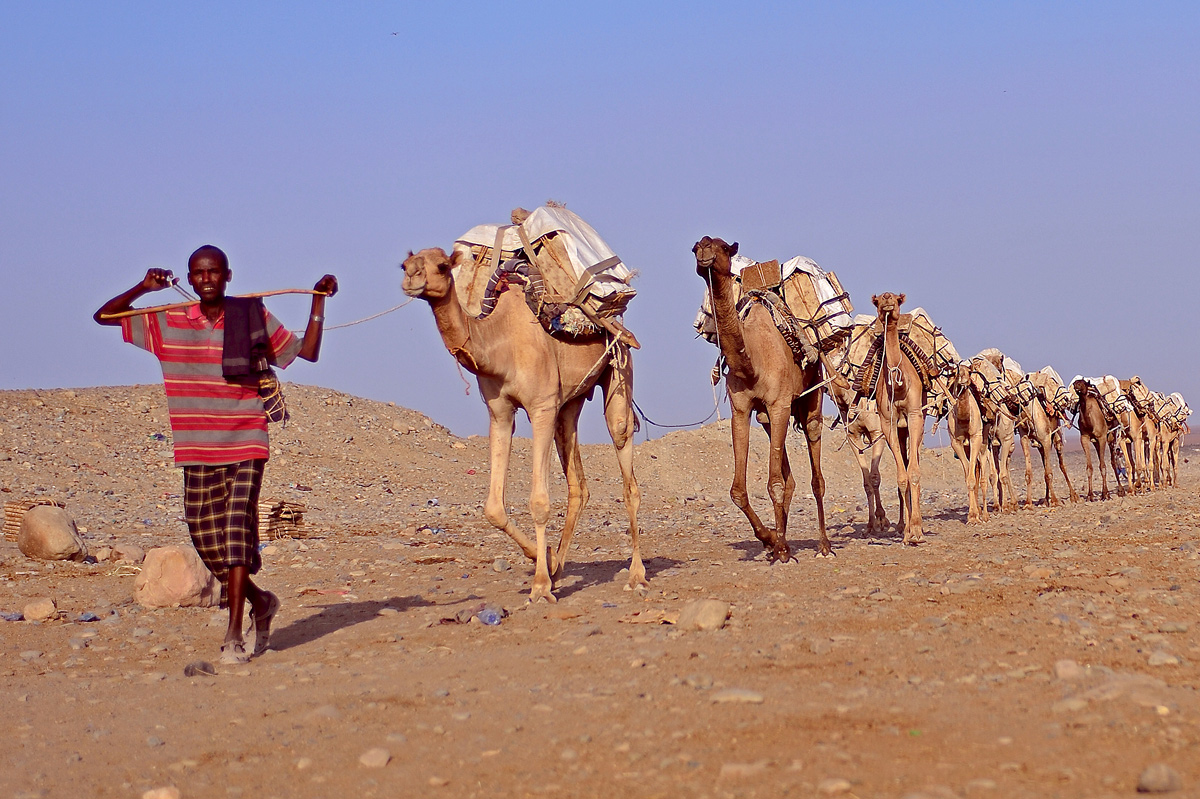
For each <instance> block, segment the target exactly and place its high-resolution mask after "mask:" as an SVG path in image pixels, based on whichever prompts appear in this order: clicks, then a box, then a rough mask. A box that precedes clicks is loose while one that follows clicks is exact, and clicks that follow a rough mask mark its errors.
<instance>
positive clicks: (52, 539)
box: [17, 505, 88, 561]
mask: <svg viewBox="0 0 1200 799" xmlns="http://www.w3.org/2000/svg"><path fill="white" fill-rule="evenodd" d="M17 548H18V549H20V550H21V552H22V554H24V555H25V556H26V557H29V558H33V559H34V560H74V561H82V560H83V559H84V558H86V557H87V554H88V551H87V544H85V543H83V539H82V538H80V537H79V530H78V529H77V528H76V527H75V520H74V519H72V518H71V515H70V514H69V513H67V512H66V511H65V510H63V509H62V508H59V507H55V506H54V505H35V506H34V507H32V508H30V509H29V510H27V511H25V515H24V516H22V517H21V529H20V531H19V532H18V533H17Z"/></svg>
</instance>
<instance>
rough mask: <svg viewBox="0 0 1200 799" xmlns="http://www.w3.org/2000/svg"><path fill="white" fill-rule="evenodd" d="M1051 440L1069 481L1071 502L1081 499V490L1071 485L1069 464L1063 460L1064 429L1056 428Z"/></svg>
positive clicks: (1065, 476) (1059, 464)
mask: <svg viewBox="0 0 1200 799" xmlns="http://www.w3.org/2000/svg"><path fill="white" fill-rule="evenodd" d="M1050 441H1051V443H1052V444H1053V445H1054V453H1055V455H1057V456H1058V470H1059V471H1060V472H1062V476H1063V480H1066V481H1067V496H1068V497H1069V498H1070V500H1071V502H1078V501H1079V492H1078V491H1076V490H1075V486H1073V485H1071V475H1069V474H1067V464H1066V462H1065V461H1064V460H1063V434H1062V430H1061V429H1059V430H1055V431H1054V432H1053V433H1052V434H1051V435H1050Z"/></svg>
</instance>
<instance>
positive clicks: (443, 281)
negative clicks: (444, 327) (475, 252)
mask: <svg viewBox="0 0 1200 799" xmlns="http://www.w3.org/2000/svg"><path fill="white" fill-rule="evenodd" d="M458 260H459V254H458V253H457V252H456V253H454V255H453V256H449V255H446V251H445V250H443V249H442V248H441V247H429V248H428V249H424V250H421V251H420V252H419V253H416V254H415V255H414V254H413V253H412V252H409V254H408V257H407V258H405V259H404V263H403V264H402V266H403V268H404V282H403V283H402V284H401V287H402V288H403V289H404V293H405V294H407V295H408V296H410V297H422V298H424V299H426V300H440V299H442V298H443V297H446V296H447V295H448V294H450V293H451V292H452V291H454V276H453V275H452V274H451V271H450V270H451V269H453V268H454V267H455V266H456V265H457V264H458Z"/></svg>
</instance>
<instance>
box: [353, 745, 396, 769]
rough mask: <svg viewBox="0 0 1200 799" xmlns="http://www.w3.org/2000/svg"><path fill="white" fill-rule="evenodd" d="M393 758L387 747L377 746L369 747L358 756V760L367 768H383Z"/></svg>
mask: <svg viewBox="0 0 1200 799" xmlns="http://www.w3.org/2000/svg"><path fill="white" fill-rule="evenodd" d="M391 760H392V753H391V752H389V751H388V750H386V749H382V748H379V747H376V748H375V749H368V750H367V751H365V752H363V753H362V754H361V755H359V756H358V762H359V763H362V764H363V765H364V766H366V767H367V768H383V767H384V766H386V765H387V764H388V763H390V762H391Z"/></svg>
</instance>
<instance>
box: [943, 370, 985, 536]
mask: <svg viewBox="0 0 1200 799" xmlns="http://www.w3.org/2000/svg"><path fill="white" fill-rule="evenodd" d="M978 379H979V377H978V375H977V374H976V373H975V370H974V369H972V368H971V364H970V362H969V361H963V362H962V363H960V364H959V365H958V368H957V370H956V371H955V374H954V378H953V380H951V381H950V385H949V387H948V388H949V396H948V397H947V399H948V405H949V407H948V409H947V412H946V427H947V429H949V431H950V446H951V447H952V448H953V449H954V455H955V457H956V458H958V462H959V463H960V464H962V467H963V477H964V478H965V479H966V483H967V524H973V523H975V522H981V521H982V522H986V521H987V520H988V512H987V497H986V496H985V497H984V501H983V507H982V509H981V508H980V502H979V494H980V493H982V490H983V481H984V476H985V474H986V473H987V467H988V463H987V460H986V458H987V454H986V451H985V449H984V434H983V433H984V430H983V412H982V411H981V410H980V409H979V398H978V392H979V391H980V389H979V388H978V387H977V386H976V385H975V381H976V380H978Z"/></svg>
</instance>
